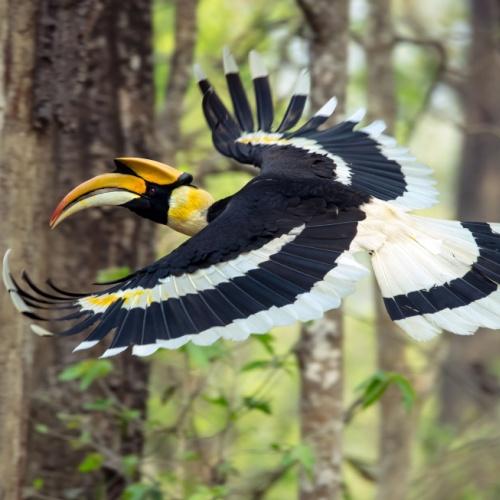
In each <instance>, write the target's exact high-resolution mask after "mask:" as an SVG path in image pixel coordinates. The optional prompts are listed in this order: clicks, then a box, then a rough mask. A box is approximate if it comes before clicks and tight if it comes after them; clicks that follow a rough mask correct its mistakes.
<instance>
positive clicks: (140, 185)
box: [49, 158, 182, 229]
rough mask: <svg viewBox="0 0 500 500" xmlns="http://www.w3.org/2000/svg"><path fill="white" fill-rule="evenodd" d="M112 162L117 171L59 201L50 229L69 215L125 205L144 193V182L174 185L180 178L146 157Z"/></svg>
mask: <svg viewBox="0 0 500 500" xmlns="http://www.w3.org/2000/svg"><path fill="white" fill-rule="evenodd" d="M115 163H116V165H117V172H114V173H110V174H102V175H98V176H97V177H94V178H92V179H89V180H88V181H85V182H83V183H82V184H80V185H79V186H77V187H76V188H74V189H73V190H71V191H70V192H69V193H68V194H67V195H66V196H65V197H64V198H63V199H62V200H61V201H60V202H59V204H58V205H57V207H56V208H55V210H54V212H53V213H52V215H51V217H50V222H49V224H50V227H51V228H52V229H54V228H55V227H56V226H57V225H58V224H60V223H61V222H62V221H63V220H64V219H66V218H68V217H69V216H70V215H72V214H74V213H76V212H80V211H81V210H84V209H86V208H90V207H99V206H104V205H124V204H125V203H127V202H129V201H131V200H133V199H135V198H139V197H140V196H141V195H143V194H145V193H146V191H147V184H146V182H153V183H156V184H161V185H168V184H173V183H175V182H177V181H178V180H179V177H180V176H181V175H182V172H180V171H179V170H177V169H175V168H173V167H171V166H169V165H165V164H163V163H160V162H157V161H154V160H148V159H145V158H117V159H116V160H115ZM101 190H112V191H107V192H102V191H101ZM99 191H100V192H99ZM92 193H95V194H92Z"/></svg>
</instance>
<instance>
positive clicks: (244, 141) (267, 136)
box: [195, 49, 437, 210]
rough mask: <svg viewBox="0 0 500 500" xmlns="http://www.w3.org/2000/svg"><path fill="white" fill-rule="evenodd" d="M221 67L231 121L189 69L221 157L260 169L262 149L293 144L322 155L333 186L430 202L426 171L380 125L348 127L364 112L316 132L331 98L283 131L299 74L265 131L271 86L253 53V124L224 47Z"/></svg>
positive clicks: (293, 117)
mask: <svg viewBox="0 0 500 500" xmlns="http://www.w3.org/2000/svg"><path fill="white" fill-rule="evenodd" d="M223 62H224V71H225V74H226V80H227V86H228V89H229V94H230V96H231V100H232V104H233V108H234V115H235V116H234V117H233V116H232V115H231V113H230V112H229V111H228V109H227V108H226V106H225V105H224V103H223V102H222V100H221V99H220V97H219V96H218V95H217V93H216V92H215V90H214V89H213V87H212V86H211V84H210V82H209V81H208V80H207V78H206V76H205V75H204V73H203V71H202V70H201V68H200V67H199V66H195V74H196V77H197V80H198V84H199V87H200V89H201V91H202V93H203V110H204V113H205V117H206V119H207V122H208V125H209V126H210V128H211V130H212V138H213V142H214V145H215V147H216V148H217V150H218V151H219V152H220V153H222V154H223V155H225V156H228V157H230V158H234V159H236V160H238V161H240V162H242V163H250V164H253V165H256V166H261V157H262V148H269V147H280V146H283V147H285V146H286V147H293V148H297V149H299V150H302V151H304V154H313V153H314V154H320V155H323V156H325V157H327V158H328V159H329V160H330V161H331V166H332V170H333V171H334V174H335V178H336V180H337V181H339V182H341V183H342V184H345V185H346V186H352V188H353V189H355V190H358V191H360V192H363V193H365V194H369V195H372V196H374V197H376V198H378V199H380V200H384V201H388V202H390V203H393V204H395V205H398V206H399V207H401V208H403V209H406V210H410V209H417V208H426V207H429V206H432V205H434V204H435V203H436V201H437V191H436V189H435V187H434V184H435V182H434V180H433V179H432V176H431V174H432V171H431V170H430V169H429V168H428V167H426V166H424V165H422V164H420V163H418V162H417V161H416V160H415V158H413V157H412V156H411V155H410V154H409V152H408V150H407V149H405V148H402V147H400V146H399V145H398V144H397V143H396V140H395V139H393V138H392V137H389V136H387V135H384V134H383V131H384V129H385V124H384V122H382V121H375V122H373V123H371V124H370V125H368V126H366V127H364V128H361V129H358V130H354V127H355V126H356V125H357V124H358V123H359V122H360V121H361V120H362V119H363V117H364V110H360V111H358V112H357V113H355V114H354V115H353V116H351V117H350V118H348V119H347V120H345V121H343V122H340V123H339V124H337V125H335V126H333V127H329V128H326V129H324V130H320V129H319V127H320V126H321V125H323V124H324V123H325V122H326V121H327V120H328V118H330V116H331V115H332V114H333V112H334V111H335V108H336V104H337V101H336V99H335V98H332V99H330V100H329V101H328V102H327V103H326V104H325V105H324V106H323V107H322V108H321V109H320V110H319V111H318V112H317V113H316V114H315V115H313V116H312V117H311V118H310V119H309V120H307V121H306V122H305V123H304V124H303V125H302V126H300V127H299V128H297V129H295V130H294V131H291V129H292V128H293V127H295V126H296V125H297V123H298V122H299V120H300V118H301V117H302V113H303V111H304V107H305V104H306V99H307V95H308V92H309V83H308V75H307V73H302V74H301V75H300V77H299V79H298V82H297V85H296V88H295V90H294V93H293V95H292V97H291V99H290V102H289V105H288V107H287V109H286V111H285V115H284V116H283V119H282V120H281V122H280V123H279V125H278V126H277V127H275V128H273V121H274V110H273V102H272V94H271V87H270V84H269V77H268V74H267V71H266V68H265V66H264V64H263V63H262V61H261V58H260V56H259V55H258V54H257V53H256V52H251V53H250V69H251V73H252V77H253V86H254V92H255V104H256V110H257V118H256V120H254V117H253V113H252V109H251V106H250V103H249V101H248V98H247V95H246V92H245V90H244V88H243V84H242V82H241V79H240V76H239V73H238V67H237V65H236V62H235V60H234V58H233V56H232V55H231V54H230V53H229V51H228V50H227V49H225V50H224V56H223ZM284 154H286V153H285V150H284Z"/></svg>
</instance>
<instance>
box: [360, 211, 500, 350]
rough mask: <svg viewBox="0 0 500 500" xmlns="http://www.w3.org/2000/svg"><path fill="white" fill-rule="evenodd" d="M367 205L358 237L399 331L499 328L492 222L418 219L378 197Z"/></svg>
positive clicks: (499, 274)
mask: <svg viewBox="0 0 500 500" xmlns="http://www.w3.org/2000/svg"><path fill="white" fill-rule="evenodd" d="M365 208H367V210H366V211H367V214H368V217H367V219H366V220H365V221H364V222H363V223H362V224H360V226H362V227H361V228H360V229H361V231H360V235H359V236H360V239H359V240H358V241H359V244H360V246H362V247H364V248H365V249H368V250H370V251H371V253H372V264H373V268H374V272H375V276H376V278H377V281H378V284H379V286H380V289H381V290H382V295H383V298H384V302H385V305H386V307H387V310H388V312H389V314H390V316H391V318H392V319H393V320H394V321H395V322H396V323H397V324H398V325H399V326H400V327H401V328H403V330H405V331H406V332H407V333H408V334H409V335H411V336H412V337H413V338H415V339H417V340H428V339H431V338H433V337H435V336H436V335H437V334H439V333H440V332H441V330H448V331H450V332H453V333H456V334H458V335H470V334H472V333H474V332H475V331H476V330H477V329H478V328H480V327H486V328H492V329H499V328H500V286H499V285H500V231H499V227H498V225H496V224H488V223H479V222H474V223H467V222H459V221H443V220H437V219H429V218H425V217H417V216H412V215H408V214H402V213H400V212H396V211H392V210H388V209H387V206H382V204H380V203H370V204H368V205H365ZM382 220H385V224H383V223H382ZM381 232H382V234H383V236H382V238H381V237H380V233H381Z"/></svg>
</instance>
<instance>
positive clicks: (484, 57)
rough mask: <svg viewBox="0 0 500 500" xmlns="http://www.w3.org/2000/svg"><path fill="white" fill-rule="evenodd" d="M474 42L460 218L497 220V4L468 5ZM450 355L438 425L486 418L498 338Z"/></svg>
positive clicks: (462, 344)
mask: <svg viewBox="0 0 500 500" xmlns="http://www.w3.org/2000/svg"><path fill="white" fill-rule="evenodd" d="M469 6H470V19H471V26H472V40H471V45H470V49H469V63H468V64H469V69H468V77H467V81H466V85H465V89H466V92H465V94H464V103H463V105H464V110H465V124H464V126H465V129H464V131H465V135H464V143H463V152H462V164H461V167H460V177H459V191H458V217H459V218H460V219H462V220H477V221H481V220H486V221H492V222H495V221H499V220H500V197H499V196H498V186H500V169H499V168H498V158H499V157H500V133H499V128H498V124H499V123H500V100H499V99H498V89H499V88H500V5H499V3H498V1H496V0H474V1H471V2H469ZM448 343H449V353H448V356H447V358H446V359H445V361H444V363H443V366H442V370H441V378H442V383H441V421H442V422H443V423H445V424H450V425H457V424H460V423H461V422H464V420H466V419H467V418H469V417H473V416H475V415H477V414H482V415H485V414H487V413H488V411H491V410H492V409H493V408H494V406H495V405H496V404H497V403H498V397H499V394H500V380H498V378H497V377H496V376H495V375H494V368H490V367H491V366H492V362H494V360H495V358H496V357H497V353H498V351H499V349H500V340H499V338H498V336H495V335H492V334H491V332H487V331H480V332H478V333H476V335H474V336H472V337H467V338H462V337H459V336H450V337H449V338H448Z"/></svg>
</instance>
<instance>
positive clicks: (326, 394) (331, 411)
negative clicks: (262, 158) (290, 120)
mask: <svg viewBox="0 0 500 500" xmlns="http://www.w3.org/2000/svg"><path fill="white" fill-rule="evenodd" d="M298 4H299V6H300V8H301V9H302V11H303V13H304V17H305V20H306V22H307V25H308V27H309V30H310V37H311V38H310V69H311V76H312V103H313V107H314V108H315V109H318V108H319V107H320V106H321V105H323V104H324V103H325V102H326V101H327V100H328V99H329V98H330V97H332V96H333V95H336V96H337V98H338V100H339V107H338V110H337V113H339V114H341V113H342V112H343V109H344V103H345V95H346V83H347V49H348V43H349V2H348V0H298ZM342 337H343V332H342V315H341V312H340V311H339V310H336V311H330V312H328V313H327V314H325V316H324V317H323V318H322V319H320V320H318V321H316V322H315V323H314V324H313V325H312V326H305V325H304V326H303V328H302V332H301V339H300V342H299V345H298V349H297V356H298V360H299V368H300V379H301V396H300V415H301V433H302V440H303V442H305V443H306V444H308V445H309V446H310V447H311V449H312V451H313V453H314V456H315V464H314V471H313V474H312V477H311V478H309V477H308V476H306V475H305V474H303V475H302V477H301V481H300V498H301V499H302V500H313V499H314V500H320V499H325V500H326V499H328V500H335V499H337V498H340V496H341V488H342V430H343V405H342V396H343V394H342V393H343V371H342V365H343V363H342V359H343V355H342Z"/></svg>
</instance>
